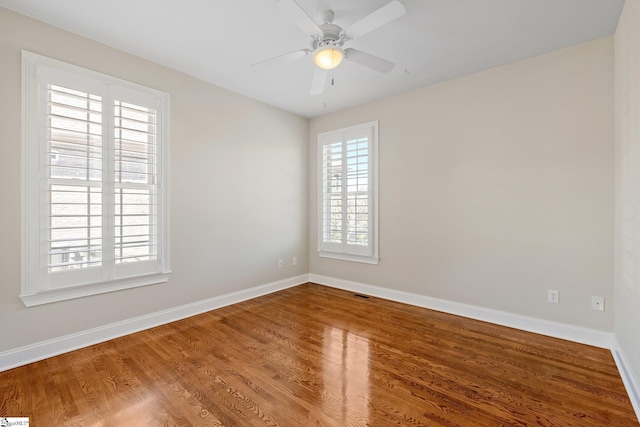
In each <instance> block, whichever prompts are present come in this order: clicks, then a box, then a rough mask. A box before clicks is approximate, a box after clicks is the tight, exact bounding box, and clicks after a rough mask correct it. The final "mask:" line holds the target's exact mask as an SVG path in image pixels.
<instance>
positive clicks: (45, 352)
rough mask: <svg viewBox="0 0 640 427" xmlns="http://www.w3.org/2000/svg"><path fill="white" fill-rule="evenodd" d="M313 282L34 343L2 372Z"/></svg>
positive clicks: (1, 363)
mask: <svg viewBox="0 0 640 427" xmlns="http://www.w3.org/2000/svg"><path fill="white" fill-rule="evenodd" d="M308 281H309V276H308V275H307V274H303V275H300V276H296V277H291V278H288V279H284V280H279V281H276V282H272V283H267V284H265V285H261V286H255V287H253V288H249V289H243V290H241V291H237V292H232V293H230V294H225V295H220V296H218V297H214V298H209V299H206V300H203V301H197V302H194V303H191V304H185V305H181V306H178V307H174V308H169V309H167V310H162V311H158V312H155V313H151V314H147V315H144V316H139V317H135V318H133V319H127V320H123V321H120V322H116V323H111V324H109V325H105V326H100V327H97V328H93V329H88V330H86V331H82V332H77V333H74V334H70V335H65V336H62V337H58V338H54V339H50V340H47V341H42V342H38V343H35V344H30V345H27V346H24V347H19V348H16V349H12V350H7V351H3V352H1V353H0V372H2V371H6V370H8V369H11V368H15V367H18V366H22V365H26V364H28V363H32V362H37V361H38V360H43V359H46V358H49V357H52V356H57V355H59V354H63V353H67V352H69V351H72V350H77V349H79V348H83V347H87V346H90V345H93V344H97V343H100V342H104V341H108V340H110V339H114V338H118V337H121V336H124V335H128V334H132V333H134V332H139V331H142V330H144V329H149V328H153V327H155V326H159V325H163V324H165V323H170V322H175V321H176V320H180V319H184V318H186V317H190V316H195V315H196V314H201V313H204V312H207V311H211V310H215V309H217V308H221V307H225V306H228V305H231V304H236V303H239V302H242V301H246V300H249V299H252V298H257V297H259V296H263V295H266V294H270V293H273V292H276V291H280V290H283V289H287V288H291V287H293V286H297V285H301V284H303V283H306V282H308Z"/></svg>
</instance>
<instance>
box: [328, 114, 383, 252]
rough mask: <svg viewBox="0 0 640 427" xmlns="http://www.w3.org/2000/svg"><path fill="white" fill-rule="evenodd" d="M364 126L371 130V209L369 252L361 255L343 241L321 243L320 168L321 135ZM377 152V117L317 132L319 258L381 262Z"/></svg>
mask: <svg viewBox="0 0 640 427" xmlns="http://www.w3.org/2000/svg"><path fill="white" fill-rule="evenodd" d="M363 130H370V131H371V141H370V145H369V153H368V154H369V173H370V176H369V185H370V188H371V191H370V200H369V203H370V204H369V213H370V218H369V221H370V227H371V228H370V235H369V242H370V249H371V251H370V255H369V254H368V255H362V254H357V253H350V252H348V250H346V249H345V246H346V244H344V245H343V248H342V249H337V248H335V249H329V248H327V245H324V246H323V228H322V227H323V220H322V218H323V196H324V193H323V192H324V189H323V177H322V169H323V164H322V162H323V155H322V148H323V143H322V141H323V139H325V138H327V137H329V138H330V137H331V136H332V135H337V134H345V133H350V132H358V131H363ZM378 152H379V137H378V121H377V120H375V121H371V122H367V123H362V124H359V125H355V126H350V127H347V128H342V129H336V130H332V131H328V132H322V133H319V134H318V140H317V153H318V154H317V156H318V159H317V167H318V169H317V177H318V183H317V188H318V190H317V191H318V195H317V203H318V206H317V215H318V216H317V229H318V230H317V235H318V255H319V256H320V257H322V258H331V259H337V260H342V261H351V262H359V263H364V264H374V265H375V264H378V263H379V262H380V256H379V252H378V235H379V222H378V217H379V215H378V213H379V209H378V206H379V186H378Z"/></svg>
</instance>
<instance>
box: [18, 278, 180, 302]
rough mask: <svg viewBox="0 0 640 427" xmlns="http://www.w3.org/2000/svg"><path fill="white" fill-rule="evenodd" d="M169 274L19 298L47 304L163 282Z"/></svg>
mask: <svg viewBox="0 0 640 427" xmlns="http://www.w3.org/2000/svg"><path fill="white" fill-rule="evenodd" d="M170 274H171V272H167V273H156V274H147V275H144V276H137V277H129V278H126V279H117V280H111V281H109V282H98V283H89V284H86V285H78V286H70V287H67V288H58V289H48V290H43V291H38V292H34V293H31V294H22V295H20V299H21V300H22V302H23V303H24V305H26V306H27V307H32V306H35V305H42V304H49V303H52V302H58V301H65V300H69V299H74V298H82V297H87V296H91V295H99V294H104V293H107V292H114V291H121V290H124V289H131V288H138V287H141V286H148V285H155V284H158V283H164V282H166V281H168V280H169V276H170Z"/></svg>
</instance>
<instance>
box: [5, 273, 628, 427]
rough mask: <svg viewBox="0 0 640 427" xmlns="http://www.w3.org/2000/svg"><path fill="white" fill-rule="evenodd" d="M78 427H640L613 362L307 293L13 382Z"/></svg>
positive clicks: (147, 334)
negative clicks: (503, 426)
mask: <svg viewBox="0 0 640 427" xmlns="http://www.w3.org/2000/svg"><path fill="white" fill-rule="evenodd" d="M0 416H28V417H30V419H31V421H32V423H33V425H37V426H40V425H67V426H112V425H113V426H116V425H118V426H121V425H127V426H129V425H131V426H139V425H140V426H243V427H244V426H273V427H276V426H340V427H343V426H349V427H356V426H384V427H386V426H394V425H395V426H465V427H466V426H495V425H505V426H581V427H590V426H638V425H639V424H638V421H637V419H636V417H635V414H634V412H633V408H632V406H631V403H630V401H629V398H628V396H627V394H626V391H625V389H624V386H623V384H622V380H621V379H620V376H619V374H618V371H617V369H616V366H615V363H614V361H613V358H612V356H611V353H610V352H609V351H608V350H605V349H600V348H595V347H590V346H585V345H580V344H576V343H571V342H567V341H563V340H559V339H554V338H550V337H545V336H541V335H536V334H531V333H527V332H524V331H519V330H515V329H511V328H506V327H502V326H498V325H492V324H488V323H484V322H479V321H475V320H471V319H465V318H462V317H457V316H453V315H449V314H446V313H441V312H436V311H431V310H426V309H422V308H418V307H414V306H409V305H404V304H400V303H396V302H392V301H386V300H382V299H378V298H369V299H362V298H357V297H355V296H354V295H353V294H352V293H350V292H346V291H341V290H337V289H332V288H328V287H324V286H320V285H315V284H306V285H301V286H297V287H295V288H291V289H287V290H284V291H281V292H276V293H273V294H270V295H267V296H264V297H261V298H256V299H253V300H250V301H245V302H243V303H240V304H235V305H232V306H228V307H224V308H221V309H218V310H215V311H211V312H208V313H204V314H201V315H198V316H194V317H191V318H188V319H184V320H181V321H178V322H173V323H170V324H167V325H163V326H160V327H156V328H152V329H149V330H146V331H142V332H138V333H135V334H131V335H128V336H125V337H122V338H118V339H115V340H111V341H108V342H105V343H101V344H97V345H94V346H91V347H87V348H84V349H80V350H77V351H74V352H71V353H67V354H64V355H61V356H57V357H54V358H50V359H47V360H43V361H41V362H36V363H32V364H30V365H27V366H23V367H20V368H16V369H12V370H9V371H6V372H1V373H0Z"/></svg>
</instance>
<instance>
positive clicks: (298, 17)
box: [277, 0, 322, 36]
mask: <svg viewBox="0 0 640 427" xmlns="http://www.w3.org/2000/svg"><path fill="white" fill-rule="evenodd" d="M277 3H278V6H279V7H280V10H282V12H284V14H285V15H287V16H288V17H289V19H291V20H292V21H293V23H294V24H296V25H297V26H298V27H300V29H301V30H302V31H304V32H305V33H307V34H308V35H310V36H319V35H321V34H322V30H321V29H320V27H318V24H316V23H315V22H314V20H313V19H311V17H310V16H309V15H307V12H305V11H304V9H303V8H301V7H300V6H299V5H298V3H296V2H295V0H277Z"/></svg>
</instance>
